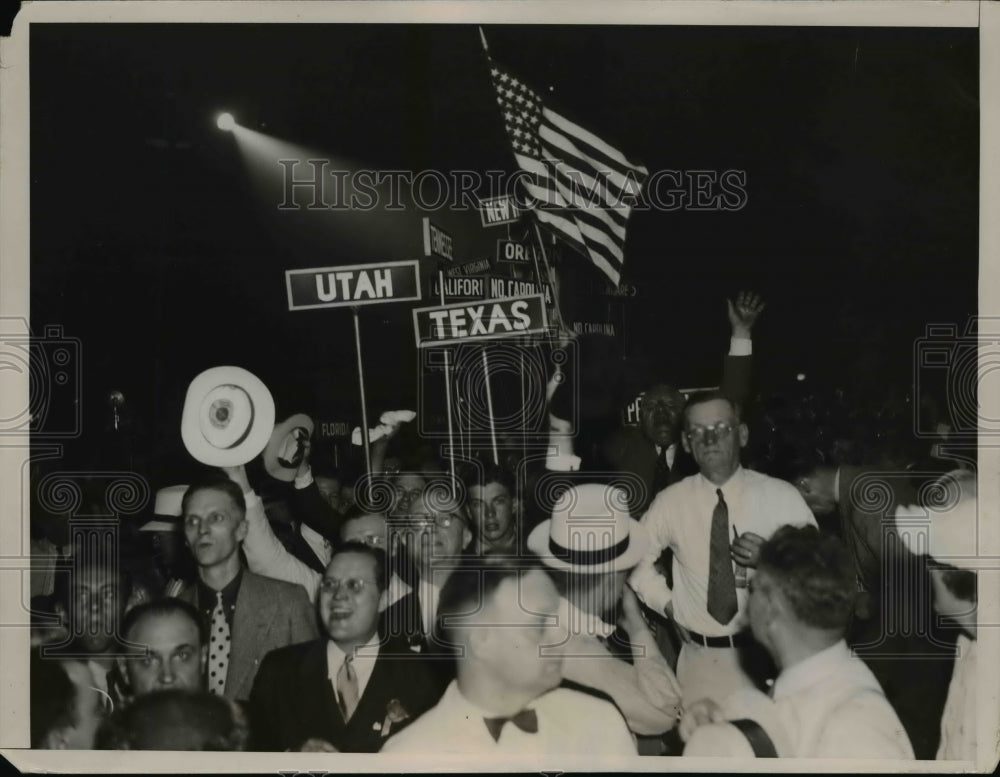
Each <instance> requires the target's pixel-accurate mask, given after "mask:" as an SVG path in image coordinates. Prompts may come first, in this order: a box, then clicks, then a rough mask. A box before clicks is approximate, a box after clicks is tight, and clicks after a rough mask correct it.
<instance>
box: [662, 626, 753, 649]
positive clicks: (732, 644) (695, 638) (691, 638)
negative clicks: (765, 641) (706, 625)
mask: <svg viewBox="0 0 1000 777" xmlns="http://www.w3.org/2000/svg"><path fill="white" fill-rule="evenodd" d="M675 623H676V621H675ZM677 631H678V632H679V633H680V635H681V639H683V640H684V641H685V642H694V643H696V644H698V645H702V646H703V647H710V648H738V647H742V646H743V645H746V644H747V643H748V642H750V632H748V631H738V632H736V633H735V634H728V635H726V636H724V637H706V636H705V635H704V634H699V633H698V632H697V631H691V629H686V628H684V627H683V626H681V625H680V624H679V623H677Z"/></svg>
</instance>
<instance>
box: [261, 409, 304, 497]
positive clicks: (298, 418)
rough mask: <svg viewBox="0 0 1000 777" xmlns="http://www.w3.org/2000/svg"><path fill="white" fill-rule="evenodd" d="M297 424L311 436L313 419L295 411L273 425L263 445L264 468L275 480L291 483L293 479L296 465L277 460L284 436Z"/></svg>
mask: <svg viewBox="0 0 1000 777" xmlns="http://www.w3.org/2000/svg"><path fill="white" fill-rule="evenodd" d="M299 426H301V427H303V428H304V429H307V430H308V431H309V436H310V437H312V433H313V429H314V428H315V425H314V424H313V420H312V419H311V418H310V417H309V416H307V415H306V414H305V413H296V414H295V415H293V416H291V417H290V418H286V419H285V420H284V421H282V422H281V423H280V424H277V425H276V426H275V427H274V431H273V432H271V436H270V438H269V439H268V441H267V445H265V446H264V452H263V453H262V454H261V458H262V459H263V460H264V469H265V470H267V474H268V475H270V476H271V477H272V478H274V479H275V480H281V481H283V482H285V483H291V482H292V481H293V480H295V472H296V470H297V469H298V466H295V467H286V466H285V465H284V464H282V463H281V462H280V461H279V460H278V451H279V450H280V449H281V445H282V443H283V442H284V440H285V437H287V436H288V435H289V434H291V432H292V430H293V429H295V428H296V427H299Z"/></svg>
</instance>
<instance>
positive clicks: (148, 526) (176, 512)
mask: <svg viewBox="0 0 1000 777" xmlns="http://www.w3.org/2000/svg"><path fill="white" fill-rule="evenodd" d="M187 489H188V487H187V486H167V487H166V488H161V489H160V490H159V491H157V492H156V501H155V503H154V505H153V520H151V521H146V523H144V524H143V525H142V526H140V527H139V531H179V530H180V528H181V523H180V517H181V501H182V500H183V499H184V492H185V491H187Z"/></svg>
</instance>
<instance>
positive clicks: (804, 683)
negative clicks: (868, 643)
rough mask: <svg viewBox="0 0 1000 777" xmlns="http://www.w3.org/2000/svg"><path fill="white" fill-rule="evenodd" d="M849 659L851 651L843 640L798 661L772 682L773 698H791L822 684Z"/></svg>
mask: <svg viewBox="0 0 1000 777" xmlns="http://www.w3.org/2000/svg"><path fill="white" fill-rule="evenodd" d="M850 659H851V650H850V648H848V647H847V643H846V642H844V640H840V641H839V642H836V643H835V644H833V645H830V647H828V648H826V649H824V650H821V651H819V652H818V653H814V654H813V655H811V656H809V658H807V659H806V660H805V661H800V662H799V663H797V664H795V666H791V667H789V668H788V669H786V670H785V671H783V672H782V673H781V674H780V675H778V679H777V680H775V681H774V698H775V699H780V698H781V697H783V696H791V695H792V694H795V693H798V692H799V691H802V690H804V689H806V688H808V687H810V686H812V685H815V684H816V683H819V682H822V681H823V680H824V679H825V678H826V677H828V676H829V675H830V674H832V673H833V672H835V671H837V669H838V667H840V666H842V665H843V664H845V663H847V662H848V661H850Z"/></svg>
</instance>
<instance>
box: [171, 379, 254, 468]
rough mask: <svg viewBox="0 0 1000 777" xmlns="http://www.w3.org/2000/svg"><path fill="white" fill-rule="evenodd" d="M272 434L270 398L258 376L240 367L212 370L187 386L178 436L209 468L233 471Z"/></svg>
mask: <svg viewBox="0 0 1000 777" xmlns="http://www.w3.org/2000/svg"><path fill="white" fill-rule="evenodd" d="M272 431H274V400H273V399H272V398H271V392H270V391H268V390H267V386H265V385H264V384H263V383H262V382H261V381H260V379H259V378H257V377H256V376H255V375H253V374H252V373H250V372H247V371H246V370H244V369H242V368H240V367H213V368H212V369H210V370H205V371H204V372H203V373H201V374H200V375H199V376H198V377H196V378H195V379H194V380H193V381H191V385H190V386H188V390H187V396H186V397H185V399H184V412H183V414H182V416H181V438H182V439H183V440H184V447H186V448H187V450H188V453H190V454H191V455H192V456H194V458H195V459H197V460H198V461H200V462H201V463H202V464H207V465H209V466H210V467H237V466H239V465H241V464H246V463H247V462H248V461H250V460H251V459H253V458H254V457H255V456H257V455H258V454H259V453H260V452H261V451H263V450H264V446H265V445H267V441H268V439H269V438H270V437H271V432H272Z"/></svg>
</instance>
